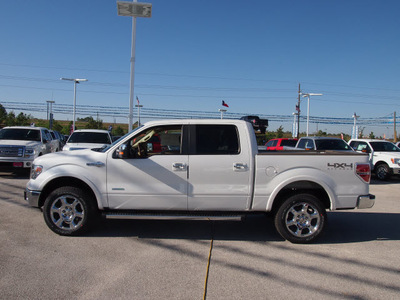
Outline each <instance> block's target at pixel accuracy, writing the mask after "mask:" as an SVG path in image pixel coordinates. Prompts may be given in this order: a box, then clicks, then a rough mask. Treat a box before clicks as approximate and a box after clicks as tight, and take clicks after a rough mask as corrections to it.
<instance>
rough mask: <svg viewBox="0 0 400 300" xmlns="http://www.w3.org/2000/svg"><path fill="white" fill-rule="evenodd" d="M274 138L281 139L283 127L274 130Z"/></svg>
mask: <svg viewBox="0 0 400 300" xmlns="http://www.w3.org/2000/svg"><path fill="white" fill-rule="evenodd" d="M276 137H277V138H282V137H283V126H282V125H281V126H279V128H278V129H277V130H276Z"/></svg>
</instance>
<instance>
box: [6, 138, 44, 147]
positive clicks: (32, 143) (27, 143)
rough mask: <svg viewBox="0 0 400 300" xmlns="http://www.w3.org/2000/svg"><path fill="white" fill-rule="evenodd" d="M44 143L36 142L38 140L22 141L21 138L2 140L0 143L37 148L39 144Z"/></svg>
mask: <svg viewBox="0 0 400 300" xmlns="http://www.w3.org/2000/svg"><path fill="white" fill-rule="evenodd" d="M41 144H42V143H41V142H36V141H20V140H0V145H1V146H3V145H4V146H5V145H7V146H26V147H32V148H35V147H37V146H40V145H41Z"/></svg>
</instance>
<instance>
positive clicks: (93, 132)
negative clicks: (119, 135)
mask: <svg viewBox="0 0 400 300" xmlns="http://www.w3.org/2000/svg"><path fill="white" fill-rule="evenodd" d="M111 143H112V140H111V136H110V133H109V132H108V131H107V130H99V129H80V130H75V131H74V132H73V133H72V134H71V135H70V137H69V138H68V141H67V143H66V144H65V146H64V148H63V151H70V150H81V149H93V148H101V147H104V146H107V145H110V144H111Z"/></svg>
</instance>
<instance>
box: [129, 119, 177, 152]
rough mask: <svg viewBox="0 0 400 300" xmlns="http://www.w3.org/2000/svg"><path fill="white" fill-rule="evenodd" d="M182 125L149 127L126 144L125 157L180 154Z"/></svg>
mask: <svg viewBox="0 0 400 300" xmlns="http://www.w3.org/2000/svg"><path fill="white" fill-rule="evenodd" d="M181 144H182V126H181V125H172V126H160V127H153V128H149V129H147V130H146V131H144V132H141V133H140V134H139V135H136V136H134V137H133V138H132V139H131V140H129V141H128V143H127V144H126V148H125V149H124V151H125V152H126V153H125V155H124V157H125V158H147V157H149V156H153V155H179V154H181V148H182V147H181Z"/></svg>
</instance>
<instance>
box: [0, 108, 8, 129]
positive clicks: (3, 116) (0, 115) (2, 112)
mask: <svg viewBox="0 0 400 300" xmlns="http://www.w3.org/2000/svg"><path fill="white" fill-rule="evenodd" d="M6 120H7V111H6V109H5V108H4V106H3V105H1V104H0V124H3V123H5V121H6Z"/></svg>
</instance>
